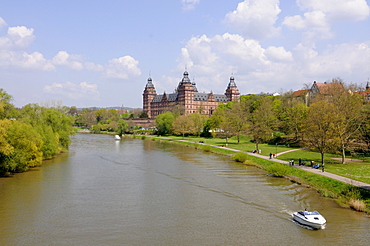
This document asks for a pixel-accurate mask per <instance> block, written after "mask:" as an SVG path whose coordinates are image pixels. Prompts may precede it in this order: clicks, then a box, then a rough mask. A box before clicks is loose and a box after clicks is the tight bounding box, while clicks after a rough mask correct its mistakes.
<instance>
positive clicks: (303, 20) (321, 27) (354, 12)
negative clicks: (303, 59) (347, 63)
mask: <svg viewBox="0 0 370 246" xmlns="http://www.w3.org/2000/svg"><path fill="white" fill-rule="evenodd" d="M297 4H298V6H299V7H300V8H301V9H302V10H303V11H306V12H305V13H304V14H303V15H302V16H301V15H294V16H286V17H285V18H284V21H283V25H285V26H287V27H289V28H291V29H294V30H303V31H304V34H303V37H302V39H303V40H305V41H304V44H305V45H307V46H312V45H313V44H314V43H315V41H316V40H323V39H330V38H332V37H334V35H333V33H332V31H331V25H332V24H333V23H335V22H339V21H360V20H365V19H367V18H368V17H369V16H370V7H369V6H368V4H367V3H366V1H365V0H326V1H322V0H297Z"/></svg>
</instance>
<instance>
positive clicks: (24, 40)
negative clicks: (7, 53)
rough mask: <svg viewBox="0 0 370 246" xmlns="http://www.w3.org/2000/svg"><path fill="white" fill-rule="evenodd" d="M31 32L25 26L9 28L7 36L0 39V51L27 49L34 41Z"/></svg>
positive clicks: (31, 29)
mask: <svg viewBox="0 0 370 246" xmlns="http://www.w3.org/2000/svg"><path fill="white" fill-rule="evenodd" d="M33 31H34V30H33V28H27V27H25V26H17V27H9V28H8V32H7V35H6V36H4V37H0V50H2V49H25V48H27V47H28V46H29V45H30V44H31V43H32V42H33V40H34V39H35V36H34V35H33Z"/></svg>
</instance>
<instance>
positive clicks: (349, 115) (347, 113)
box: [328, 93, 363, 164]
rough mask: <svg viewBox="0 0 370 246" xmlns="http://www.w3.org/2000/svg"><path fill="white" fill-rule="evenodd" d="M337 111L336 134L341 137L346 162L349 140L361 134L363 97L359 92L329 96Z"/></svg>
mask: <svg viewBox="0 0 370 246" xmlns="http://www.w3.org/2000/svg"><path fill="white" fill-rule="evenodd" d="M328 101H329V102H332V105H333V106H334V107H333V109H332V110H333V111H334V112H335V113H336V118H335V121H334V130H335V135H336V137H337V138H338V139H339V142H340V149H341V154H342V164H344V163H345V157H346V152H345V151H346V149H347V147H348V145H349V140H350V139H352V138H354V137H357V136H358V135H359V133H360V132H359V129H360V127H361V124H362V117H363V114H362V113H361V108H362V99H361V98H360V97H359V95H357V94H350V93H338V94H335V95H333V96H331V97H329V98H328Z"/></svg>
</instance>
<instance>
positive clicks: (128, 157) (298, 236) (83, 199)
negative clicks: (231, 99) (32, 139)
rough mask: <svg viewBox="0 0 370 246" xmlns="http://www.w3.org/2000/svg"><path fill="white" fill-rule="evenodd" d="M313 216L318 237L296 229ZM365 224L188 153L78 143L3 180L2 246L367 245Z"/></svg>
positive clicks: (135, 144) (310, 196)
mask: <svg viewBox="0 0 370 246" xmlns="http://www.w3.org/2000/svg"><path fill="white" fill-rule="evenodd" d="M304 208H308V209H309V210H318V211H319V212H320V213H321V214H323V215H324V217H325V218H326V220H327V225H326V228H325V229H323V230H310V229H308V228H305V227H303V226H300V225H298V224H296V223H295V222H293V221H292V219H291V214H292V213H293V212H294V211H297V210H302V209H304ZM369 228H370V219H369V217H368V216H367V215H365V214H363V213H359V212H355V211H352V210H349V209H343V208H340V207H339V206H338V205H337V204H336V203H335V202H334V201H333V200H331V199H328V198H323V197H320V196H319V194H318V193H317V192H316V191H314V190H312V189H310V188H305V187H302V186H299V185H297V184H294V183H291V182H289V181H288V180H285V179H282V178H275V177H270V176H268V175H266V173H265V172H264V171H262V170H260V169H257V168H255V167H251V166H245V165H242V164H240V163H236V162H233V161H231V160H230V159H229V158H228V157H224V156H219V155H214V154H210V153H206V152H202V151H199V150H195V149H194V148H193V147H186V146H182V145H176V144H171V143H166V142H158V141H152V140H150V139H146V140H141V139H132V138H124V139H122V140H120V141H114V140H113V137H112V136H106V135H90V134H77V135H75V136H73V137H72V145H71V147H70V150H69V152H68V153H64V154H61V155H58V156H57V157H56V158H54V159H53V160H48V161H45V162H44V164H43V166H42V167H39V168H34V169H31V170H30V171H29V172H25V173H19V174H15V175H14V176H12V177H9V178H0V245H290V244H294V245H368V244H369V242H370V232H369Z"/></svg>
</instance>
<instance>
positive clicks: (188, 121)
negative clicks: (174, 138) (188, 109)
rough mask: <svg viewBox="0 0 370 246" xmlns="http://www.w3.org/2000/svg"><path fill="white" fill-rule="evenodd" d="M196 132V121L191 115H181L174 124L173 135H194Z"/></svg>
mask: <svg viewBox="0 0 370 246" xmlns="http://www.w3.org/2000/svg"><path fill="white" fill-rule="evenodd" d="M193 131H194V121H193V119H192V118H191V117H190V116H189V115H180V116H178V117H177V118H176V119H175V121H174V122H173V133H174V134H178V135H182V137H185V134H189V133H192V132H193Z"/></svg>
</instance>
